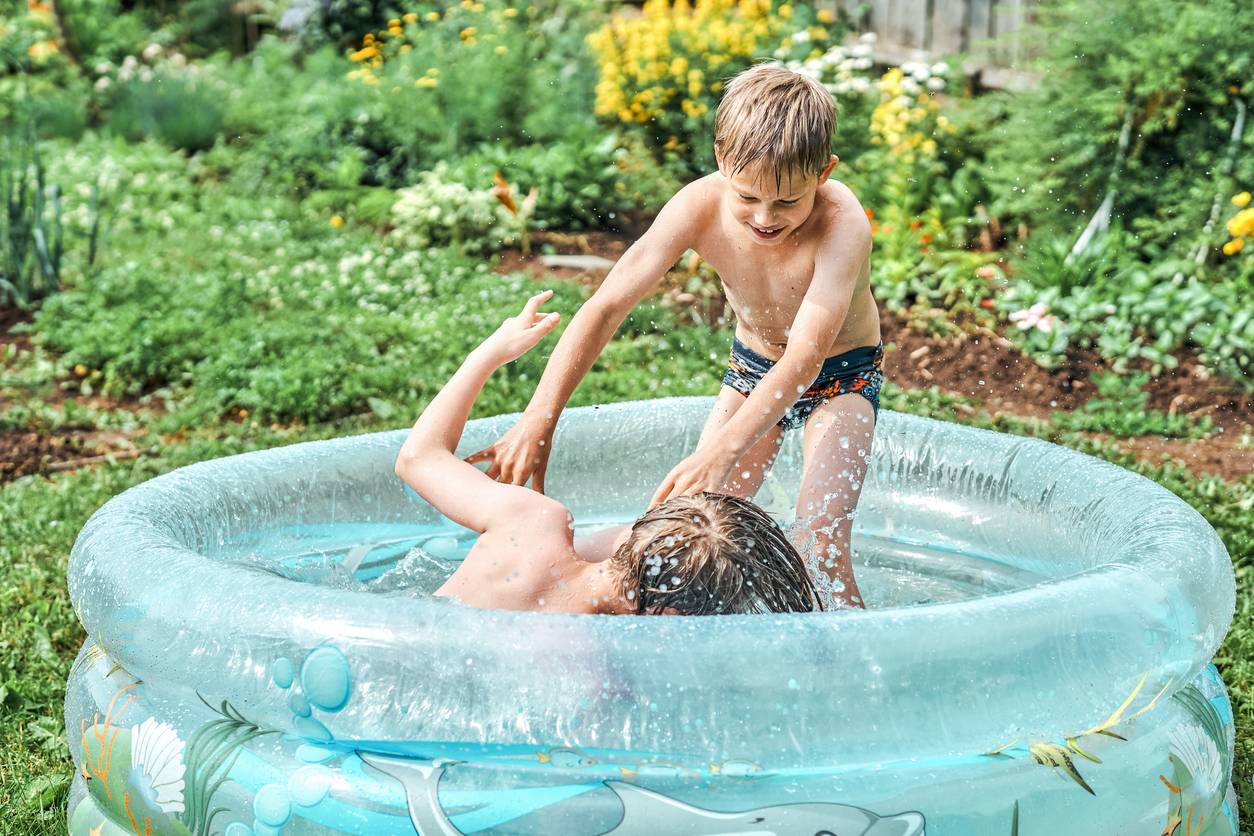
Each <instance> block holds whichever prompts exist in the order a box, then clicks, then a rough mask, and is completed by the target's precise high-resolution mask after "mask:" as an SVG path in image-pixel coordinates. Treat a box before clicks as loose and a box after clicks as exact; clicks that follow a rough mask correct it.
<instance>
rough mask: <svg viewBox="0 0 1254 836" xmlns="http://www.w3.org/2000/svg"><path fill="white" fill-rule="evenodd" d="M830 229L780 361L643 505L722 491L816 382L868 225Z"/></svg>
mask: <svg viewBox="0 0 1254 836" xmlns="http://www.w3.org/2000/svg"><path fill="white" fill-rule="evenodd" d="M846 218H847V220H846ZM834 223H835V224H836V226H835V228H834V229H833V230H832V232H830V233H829V234H828V236H827V238H826V240H825V242H824V243H823V245H822V246H821V247H820V248H819V252H818V254H817V255H816V257H815V265H814V278H813V279H812V280H811V282H810V287H809V289H808V290H807V291H806V295H805V298H803V299H802V301H801V306H800V308H798V310H797V316H796V317H795V318H794V319H793V324H792V327H791V328H790V329H789V333H788V345H787V346H786V347H785V349H784V354H783V356H782V357H780V359H779V361H778V362H777V363H775V365H774V366H773V367H772V368H771V370H770V371H769V372H767V373H766V374H765V375H763V377H762V380H761V381H759V382H758V384H757V385H756V386H755V387H754V388H753V392H751V393H750V394H749V397H748V398H746V399H745V402H744V403H742V404H741V405H740V407H739V409H737V410H736V413H735V414H734V415H733V416H732V417H731V419H730V420H728V422H727V423H726V424H724V425H723V427H722V429H721V430H720V431H719V432H718V433H717V434H716V435H714V436H712V437H711V438H709V439H708V440H707V441H706V443H705V444H704V445H702V447H701V448H700V449H698V450H697V451H696V452H694V453H693V454H692V455H690V456H689V457H688V458H686V459H684V460H683V461H682V462H680V463H679V464H678V465H676V466H675V468H674V469H673V470H672V471H671V472H670V473H669V474H668V475H667V477H666V479H665V480H663V482H662V484H661V486H660V487H659V488H658V490H657V492H656V493H655V494H654V495H653V500H652V501H651V502H650V503H649V507H653V506H655V505H657V504H659V503H661V502H664V501H666V499H667V498H668V497H670V496H679V495H682V494H689V493H700V492H701V491H719V490H722V485H723V483H724V481H725V480H726V478H727V475H728V474H729V473H730V472H731V470H732V468H733V467H735V466H736V463H737V462H738V461H740V458H741V456H743V455H744V454H745V453H746V452H748V450H749V449H750V448H751V447H753V445H754V444H755V443H756V442H757V440H758V439H759V438H761V437H762V436H763V435H765V434H766V431H767V430H769V429H770V428H771V427H772V426H774V425H775V424H776V423H777V422H778V421H779V419H780V418H782V417H783V416H784V413H785V412H786V411H787V410H788V408H789V407H790V406H791V405H792V404H793V403H795V402H796V400H797V396H798V395H799V394H800V393H801V392H804V391H805V390H806V389H807V388H808V387H809V386H810V384H812V383H813V382H814V379H815V378H816V377H817V376H818V373H819V370H820V369H822V367H823V360H824V359H826V353H827V350H828V349H829V348H830V347H831V345H832V342H833V341H834V340H835V339H836V335H837V334H839V333H840V329H841V326H843V325H844V323H845V315H846V314H847V313H848V312H849V304H850V302H851V301H852V299H853V290H854V287H855V286H856V284H857V281H858V276H859V275H860V274H861V272H862V268H863V265H865V264H866V260H867V259H868V258H869V257H870V254H871V226H870V223H869V222H868V221H867V219H866V216H865V215H863V214H862V213H857V214H856V215H855V214H853V213H844V215H843V216H842V217H841V218H838V219H837V220H836V221H835V222H834ZM777 393H779V394H777Z"/></svg>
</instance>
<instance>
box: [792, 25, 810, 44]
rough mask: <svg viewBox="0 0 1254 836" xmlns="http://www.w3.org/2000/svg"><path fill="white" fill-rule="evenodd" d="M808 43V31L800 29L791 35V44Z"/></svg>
mask: <svg viewBox="0 0 1254 836" xmlns="http://www.w3.org/2000/svg"><path fill="white" fill-rule="evenodd" d="M809 41H810V30H809V29H800V30H798V31H796V32H793V33H792V42H793V43H795V44H804V43H809Z"/></svg>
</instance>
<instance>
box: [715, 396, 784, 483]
mask: <svg viewBox="0 0 1254 836" xmlns="http://www.w3.org/2000/svg"><path fill="white" fill-rule="evenodd" d="M744 402H745V396H744V395H742V394H740V393H739V392H737V391H736V390H735V389H733V388H731V387H730V386H724V387H723V388H722V389H720V390H719V393H718V400H716V401H715V402H714V408H713V409H712V410H710V417H709V418H707V419H705V427H704V428H703V429H702V430H701V440H700V441H699V442H697V446H698V447H700V446H701V445H703V444H705V442H706V441H707V440H709V438H710V436H711V435H714V434H715V433H717V432H718V431H719V430H720V429H722V428H723V425H724V424H726V423H727V422H728V421H730V420H731V417H732V416H733V415H735V414H736V410H737V409H739V408H740V405H741V404H743V403H744ZM783 434H784V431H783V430H781V429H780V428H779V426H778V425H776V426H774V427H771V428H770V429H769V430H767V432H766V435H764V436H762V437H761V438H760V439H758V442H757V444H754V445H753V446H752V447H750V448H749V452H747V453H745V454H744V455H743V456H741V457H740V461H739V462H738V463H737V464H736V466H735V467H734V468H732V472H731V475H729V476H728V477H727V481H726V482H724V483H723V492H724V493H729V494H731V495H732V496H742V497H745V498H746V499H752V498H753V496H754V494H756V493H757V492H758V488H760V487H762V482H763V481H765V480H766V474H767V473H769V472H770V470H771V464H772V463H773V462H774V461H775V454H776V453H778V452H779V445H780V441H781V439H782V437H783ZM745 473H748V474H749V475H748V476H745V475H744V474H745Z"/></svg>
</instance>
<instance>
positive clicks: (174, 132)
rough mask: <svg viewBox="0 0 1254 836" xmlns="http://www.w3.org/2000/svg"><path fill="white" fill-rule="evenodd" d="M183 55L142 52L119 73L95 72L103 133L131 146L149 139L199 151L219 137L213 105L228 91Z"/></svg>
mask: <svg viewBox="0 0 1254 836" xmlns="http://www.w3.org/2000/svg"><path fill="white" fill-rule="evenodd" d="M207 66H209V65H203V64H189V63H188V62H187V59H186V58H185V57H184V56H183V54H182V53H180V52H177V51H173V52H167V51H166V50H165V49H163V48H162V47H161V46H160V45H158V44H150V45H149V46H147V47H146V48H145V49H144V51H143V53H142V57H141V58H137V57H136V56H134V55H128V56H126V58H124V59H123V61H122V64H121V66H120V67H118V68H116V70H115V68H114V67H113V65H112V64H110V63H108V62H102V63H101V64H98V65H97V66H96V70H97V73H98V78H97V79H96V83H95V89H96V91H97V92H98V94H99V96H100V98H101V100H102V102H103V106H104V108H105V117H104V126H105V129H106V130H108V131H110V132H112V133H115V134H117V135H119V136H122V137H125V138H126V139H128V140H130V141H132V142H136V141H139V140H141V139H145V138H148V137H152V138H153V139H158V140H160V141H162V142H164V143H166V144H167V145H169V146H171V147H173V148H180V149H182V150H185V151H204V150H206V149H208V148H211V147H213V144H214V142H215V141H216V140H217V138H218V137H219V136H221V134H222V129H223V115H222V109H221V107H220V106H219V104H218V102H219V101H220V100H221V99H222V97H223V96H224V94H225V93H226V91H227V89H228V88H227V85H226V83H225V82H223V81H222V80H221V79H220V78H217V77H216V76H215V74H214V73H213V72H212V71H211V70H209V69H206V67H207Z"/></svg>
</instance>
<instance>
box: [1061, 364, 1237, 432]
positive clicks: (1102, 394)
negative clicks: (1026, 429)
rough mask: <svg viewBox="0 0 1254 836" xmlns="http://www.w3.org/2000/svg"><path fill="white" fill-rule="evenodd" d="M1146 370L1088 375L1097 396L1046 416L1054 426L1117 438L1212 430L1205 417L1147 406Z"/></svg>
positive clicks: (1208, 420) (1147, 376)
mask: <svg viewBox="0 0 1254 836" xmlns="http://www.w3.org/2000/svg"><path fill="white" fill-rule="evenodd" d="M1149 379H1150V376H1149V374H1148V373H1145V372H1141V373H1139V374H1134V375H1129V376H1128V377H1123V376H1121V375H1118V374H1114V373H1110V372H1108V373H1099V374H1095V375H1093V377H1092V382H1093V385H1094V386H1096V387H1097V396H1096V397H1094V398H1090V399H1089V400H1088V401H1086V402H1085V403H1084V405H1083V406H1081V407H1080V408H1079V409H1078V410H1075V411H1073V412H1061V411H1056V412H1054V413H1053V415H1052V416H1051V418H1050V421H1051V423H1053V424H1054V426H1056V427H1060V428H1063V429H1068V430H1078V431H1087V432H1101V433H1109V434H1111V435H1115V436H1118V437H1120V438H1134V437H1136V436H1142V435H1155V436H1162V437H1164V438H1205V437H1206V436H1207V435H1210V434H1211V433H1212V432H1213V431H1214V425H1213V423H1212V422H1211V420H1210V418H1209V417H1208V416H1204V417H1203V418H1202V419H1201V420H1200V421H1199V420H1197V419H1195V418H1193V417H1192V416H1189V415H1182V414H1171V415H1169V414H1167V413H1165V412H1159V411H1157V410H1153V409H1150V408H1149V406H1148V403H1149V392H1147V391H1145V388H1144V387H1145V385H1146V384H1147V383H1149Z"/></svg>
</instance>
